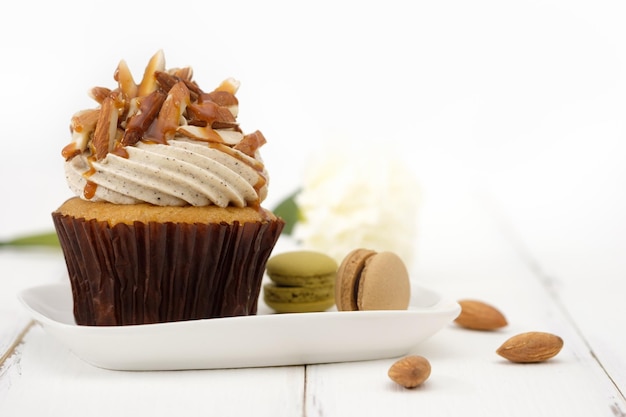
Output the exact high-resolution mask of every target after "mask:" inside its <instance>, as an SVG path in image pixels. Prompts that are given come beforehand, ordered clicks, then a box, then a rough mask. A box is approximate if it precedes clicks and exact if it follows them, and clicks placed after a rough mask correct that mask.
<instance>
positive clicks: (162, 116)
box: [148, 81, 189, 143]
mask: <svg viewBox="0 0 626 417" xmlns="http://www.w3.org/2000/svg"><path fill="white" fill-rule="evenodd" d="M188 105H189V89H188V88H187V87H186V86H185V83H184V82H183V81H179V82H177V83H176V84H174V86H173V87H172V88H171V90H170V92H169V93H168V95H167V98H166V99H165V101H164V102H163V106H162V107H161V111H160V112H159V116H158V117H157V121H156V126H155V129H153V130H150V131H149V132H148V134H149V136H150V139H151V140H155V141H156V142H159V143H165V142H166V141H167V140H169V139H171V138H172V137H173V136H174V134H175V133H176V128H178V125H179V120H180V118H181V116H182V114H183V112H184V111H185V109H186V108H187V106H188Z"/></svg>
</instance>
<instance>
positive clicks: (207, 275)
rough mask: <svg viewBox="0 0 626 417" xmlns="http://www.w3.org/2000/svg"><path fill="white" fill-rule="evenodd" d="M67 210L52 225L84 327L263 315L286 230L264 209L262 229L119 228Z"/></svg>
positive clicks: (258, 224) (254, 225)
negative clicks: (261, 301) (266, 277)
mask: <svg viewBox="0 0 626 417" xmlns="http://www.w3.org/2000/svg"><path fill="white" fill-rule="evenodd" d="M79 204H81V205H83V204H87V205H89V204H108V203H92V202H81V203H79ZM86 207H87V208H89V206H86ZM63 208H64V207H63V206H62V207H61V208H60V209H59V210H57V211H56V212H54V213H52V218H53V221H54V225H55V228H56V231H57V234H58V236H59V241H60V243H61V247H62V249H63V253H64V256H65V260H66V265H67V270H68V274H69V279H70V283H71V287H72V295H73V300H74V317H75V319H76V323H77V324H79V325H133V324H149V323H162V322H170V321H182V320H194V319H207V318H217V317H231V316H242V315H252V314H256V311H257V303H258V298H259V293H260V288H261V281H262V278H263V274H264V271H265V264H266V262H267V259H268V258H269V256H270V254H271V251H272V249H273V248H274V245H275V244H276V241H277V240H278V237H279V235H280V233H281V231H282V228H283V226H284V222H283V221H282V220H281V219H280V218H277V217H275V216H274V215H273V214H271V213H270V212H268V211H265V210H263V209H261V212H260V214H259V219H258V220H254V221H252V220H251V219H248V218H246V219H245V220H244V221H243V222H240V221H238V220H234V219H233V218H231V219H230V220H228V221H222V222H217V223H208V224H205V223H178V222H174V221H165V222H163V221H158V222H154V221H145V222H144V221H134V222H133V223H131V224H128V223H127V222H118V223H115V224H111V223H110V222H109V220H107V219H96V218H93V219H90V218H88V217H89V216H77V215H76V213H73V212H72V210H69V213H68V211H67V210H66V211H64V210H63ZM117 208H118V207H116V209H117ZM81 209H82V208H81ZM156 209H157V210H158V209H159V208H156ZM178 209H179V210H180V208H178ZM193 209H194V210H197V209H198V208H197V207H196V208H193ZM207 209H209V208H207ZM215 209H219V208H217V207H216V208H215ZM250 210H254V209H250ZM230 211H232V209H230ZM99 215H101V214H100V213H99ZM212 215H215V213H212Z"/></svg>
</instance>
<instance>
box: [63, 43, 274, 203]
mask: <svg viewBox="0 0 626 417" xmlns="http://www.w3.org/2000/svg"><path fill="white" fill-rule="evenodd" d="M163 60H164V59H163V57H162V54H159V53H157V55H155V57H153V58H152V59H151V61H150V63H149V65H148V68H146V70H147V71H146V73H145V74H144V80H142V83H141V84H140V85H139V86H137V85H136V84H135V83H134V81H133V80H132V76H131V75H130V71H129V69H128V67H127V66H126V63H125V62H124V61H122V62H121V63H120V65H119V66H118V68H117V70H116V72H115V74H114V79H115V80H116V81H118V88H117V89H115V90H110V89H107V88H105V87H94V88H93V89H92V90H91V92H90V95H91V97H92V98H93V99H94V100H95V101H97V102H98V103H99V104H100V105H101V108H100V109H96V111H97V114H95V115H92V116H91V117H92V118H93V117H94V116H95V117H97V123H96V125H95V131H93V132H92V133H91V135H90V143H91V146H90V148H91V156H89V157H88V163H89V166H90V168H89V170H88V171H87V172H85V173H84V174H83V175H84V177H85V178H87V183H86V185H85V187H84V196H85V198H87V199H91V198H93V197H94V195H95V193H96V189H97V184H96V183H95V182H93V181H90V180H89V179H88V178H89V177H90V176H91V175H93V174H94V173H95V169H94V167H93V162H94V161H97V160H101V159H103V158H104V157H105V156H106V155H107V154H108V153H112V154H114V155H117V156H119V157H122V158H128V157H129V154H128V151H127V150H126V149H125V147H126V146H133V145H135V144H137V143H138V142H139V141H142V142H145V143H160V144H167V141H168V140H169V139H171V138H173V137H174V136H175V135H176V134H177V133H179V132H180V133H181V134H183V135H185V136H187V137H190V138H191V139H194V140H198V141H204V142H207V144H208V146H210V147H212V148H216V149H219V150H220V151H221V152H224V153H226V154H228V155H230V156H232V157H234V158H236V159H238V160H239V161H240V162H242V163H245V164H247V165H248V166H250V167H252V168H253V169H255V170H256V171H257V173H258V181H257V182H256V184H254V186H253V187H254V189H255V191H256V193H257V194H259V192H260V190H261V188H263V186H265V185H266V184H267V177H266V175H265V174H264V172H263V170H264V165H263V164H262V163H261V162H258V161H256V160H253V161H251V160H250V159H247V158H244V157H243V156H242V155H241V154H240V153H239V152H241V153H244V154H245V155H248V156H250V157H252V158H254V155H255V153H256V150H257V149H258V148H259V147H260V146H262V145H263V144H265V138H264V137H263V135H262V134H261V132H259V131H257V132H254V133H252V134H249V135H245V136H244V137H243V139H242V140H241V141H240V142H239V143H237V144H236V145H234V146H231V145H227V144H226V143H225V141H224V139H223V138H222V137H221V136H220V135H219V133H218V132H217V131H216V130H215V129H231V130H234V131H237V132H241V129H240V127H239V124H238V123H237V121H236V117H235V116H234V115H233V113H232V112H231V110H229V107H232V106H237V105H238V101H237V98H236V97H235V90H236V87H234V88H233V86H232V85H230V86H229V85H228V84H226V82H225V83H222V85H220V86H219V87H218V88H217V89H215V90H214V91H212V92H210V93H205V92H203V91H202V90H201V89H200V88H199V87H198V85H197V84H196V83H195V82H194V81H192V80H191V74H192V71H191V69H190V68H183V69H178V70H172V71H169V72H166V71H164V70H162V67H163V66H164V61H163ZM149 68H150V69H152V70H153V72H151V73H150V72H149V71H148V69H149ZM149 74H152V75H151V76H150V75H149ZM153 86H154V87H153ZM137 95H139V96H137ZM131 100H135V103H134V104H136V106H137V107H136V108H137V110H136V111H135V112H134V113H133V114H130V115H129V111H130V107H131V105H130V102H131ZM76 117H77V116H75V118H76ZM182 117H184V118H185V119H186V120H187V124H188V125H190V126H197V127H198V128H199V132H200V133H201V136H196V135H192V134H190V133H185V131H184V130H179V127H180V119H181V118H182ZM77 121H79V119H76V122H77ZM73 122H75V120H73ZM116 126H117V129H116V128H115V127H116ZM79 129H82V125H78V124H77V123H74V125H73V126H72V130H73V131H76V132H80V130H79ZM236 151H239V152H236ZM80 153H82V150H81V149H80V148H79V147H78V146H77V144H76V143H75V142H73V143H70V144H69V145H67V146H65V147H64V148H63V150H62V151H61V154H62V156H63V157H64V158H65V159H66V160H70V159H72V158H73V157H74V156H77V155H79V154H80ZM259 204H260V203H259V202H258V201H257V202H256V203H255V204H254V205H255V206H258V205H259Z"/></svg>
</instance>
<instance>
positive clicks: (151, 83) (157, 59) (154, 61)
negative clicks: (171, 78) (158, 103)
mask: <svg viewBox="0 0 626 417" xmlns="http://www.w3.org/2000/svg"><path fill="white" fill-rule="evenodd" d="M157 71H165V55H164V54H163V50H162V49H160V50H159V51H157V53H156V54H154V55H153V56H152V58H150V61H149V62H148V65H147V66H146V70H145V71H144V73H143V79H142V80H141V83H140V84H139V90H138V91H137V95H138V96H139V97H142V96H147V95H148V94H150V93H151V92H153V91H154V90H156V89H157V87H158V85H157V80H156V75H155V74H156V72H157Z"/></svg>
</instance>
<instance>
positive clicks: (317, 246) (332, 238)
mask: <svg viewBox="0 0 626 417" xmlns="http://www.w3.org/2000/svg"><path fill="white" fill-rule="evenodd" d="M393 151H394V150H393V149H387V150H386V147H385V146H383V145H380V146H376V145H374V144H372V145H366V144H363V143H359V144H355V143H352V144H340V145H334V146H332V147H330V146H328V147H325V149H324V152H323V153H322V154H321V155H317V156H314V157H312V159H311V160H310V165H309V166H308V167H307V169H306V171H305V175H304V183H303V186H302V190H301V192H300V193H299V194H298V195H297V197H296V203H297V205H298V207H299V209H300V214H301V217H302V218H301V219H300V220H299V221H298V223H296V225H295V227H294V231H293V236H294V238H295V239H296V240H298V241H299V242H300V243H301V245H302V246H303V247H305V248H309V249H314V250H319V251H323V252H325V253H328V254H329V255H330V256H332V257H334V258H335V259H337V261H338V262H340V261H341V260H342V259H343V258H344V257H345V255H347V254H348V252H350V251H351V250H353V249H356V248H367V249H372V250H376V251H392V252H395V253H396V254H398V255H399V256H400V257H401V258H402V259H403V260H404V261H405V263H407V266H409V265H410V263H411V262H412V258H413V255H414V250H415V244H416V241H415V238H416V227H417V208H418V202H419V190H418V184H417V181H416V179H415V178H414V174H413V173H412V172H411V171H410V170H409V169H408V167H406V166H405V165H404V164H403V163H402V161H401V160H400V158H398V157H397V156H394V155H393V154H392V153H390V152H393ZM395 151H396V152H397V151H398V150H395Z"/></svg>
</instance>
